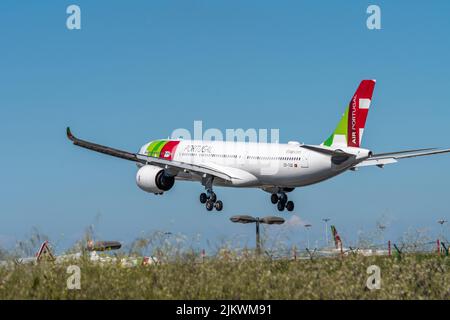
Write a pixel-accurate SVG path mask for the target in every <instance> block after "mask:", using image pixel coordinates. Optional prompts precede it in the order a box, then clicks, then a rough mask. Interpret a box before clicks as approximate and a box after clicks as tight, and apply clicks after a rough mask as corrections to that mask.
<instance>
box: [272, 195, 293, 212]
mask: <svg viewBox="0 0 450 320" xmlns="http://www.w3.org/2000/svg"><path fill="white" fill-rule="evenodd" d="M270 201H271V202H272V203H273V204H276V205H277V208H278V211H283V210H284V209H285V208H286V209H287V211H289V212H291V211H293V210H294V202H292V201H288V197H287V195H286V193H284V192H280V193H279V195H278V194H276V193H272V195H271V196H270Z"/></svg>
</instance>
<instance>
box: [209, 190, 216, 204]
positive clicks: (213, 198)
mask: <svg viewBox="0 0 450 320" xmlns="http://www.w3.org/2000/svg"><path fill="white" fill-rule="evenodd" d="M209 200H211V201H212V202H216V200H217V196H216V194H215V193H214V192H211V194H210V195H209Z"/></svg>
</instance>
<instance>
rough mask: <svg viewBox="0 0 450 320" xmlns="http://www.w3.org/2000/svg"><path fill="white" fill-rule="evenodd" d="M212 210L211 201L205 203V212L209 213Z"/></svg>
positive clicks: (212, 203) (212, 204)
mask: <svg viewBox="0 0 450 320" xmlns="http://www.w3.org/2000/svg"><path fill="white" fill-rule="evenodd" d="M213 208H214V202H212V201H211V200H208V201H206V210H208V211H211V210H212V209H213Z"/></svg>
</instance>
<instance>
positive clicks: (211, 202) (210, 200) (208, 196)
mask: <svg viewBox="0 0 450 320" xmlns="http://www.w3.org/2000/svg"><path fill="white" fill-rule="evenodd" d="M200 202H201V203H203V204H205V206H206V210H208V211H211V210H212V209H214V208H215V209H216V210H217V211H222V209H223V202H222V201H220V200H217V196H216V194H215V193H214V192H213V191H212V190H208V191H207V193H201V194H200Z"/></svg>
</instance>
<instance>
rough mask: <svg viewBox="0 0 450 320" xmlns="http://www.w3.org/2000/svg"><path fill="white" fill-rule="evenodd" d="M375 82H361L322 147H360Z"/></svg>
mask: <svg viewBox="0 0 450 320" xmlns="http://www.w3.org/2000/svg"><path fill="white" fill-rule="evenodd" d="M374 88H375V80H363V81H361V83H360V84H359V87H358V89H357V90H356V92H355V94H354V95H353V97H352V99H351V100H350V103H349V105H348V107H347V108H346V109H345V112H344V115H343V116H342V118H341V121H339V123H338V125H337V127H336V129H335V130H334V132H333V133H332V134H331V136H330V137H329V138H328V139H327V140H325V141H324V142H323V143H322V145H325V146H327V147H334V146H336V147H339V146H341V147H342V146H343V147H356V148H359V147H360V146H361V141H362V136H363V133H364V127H365V124H366V120H367V114H368V113H369V107H370V103H371V101H372V94H373V89H374Z"/></svg>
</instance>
